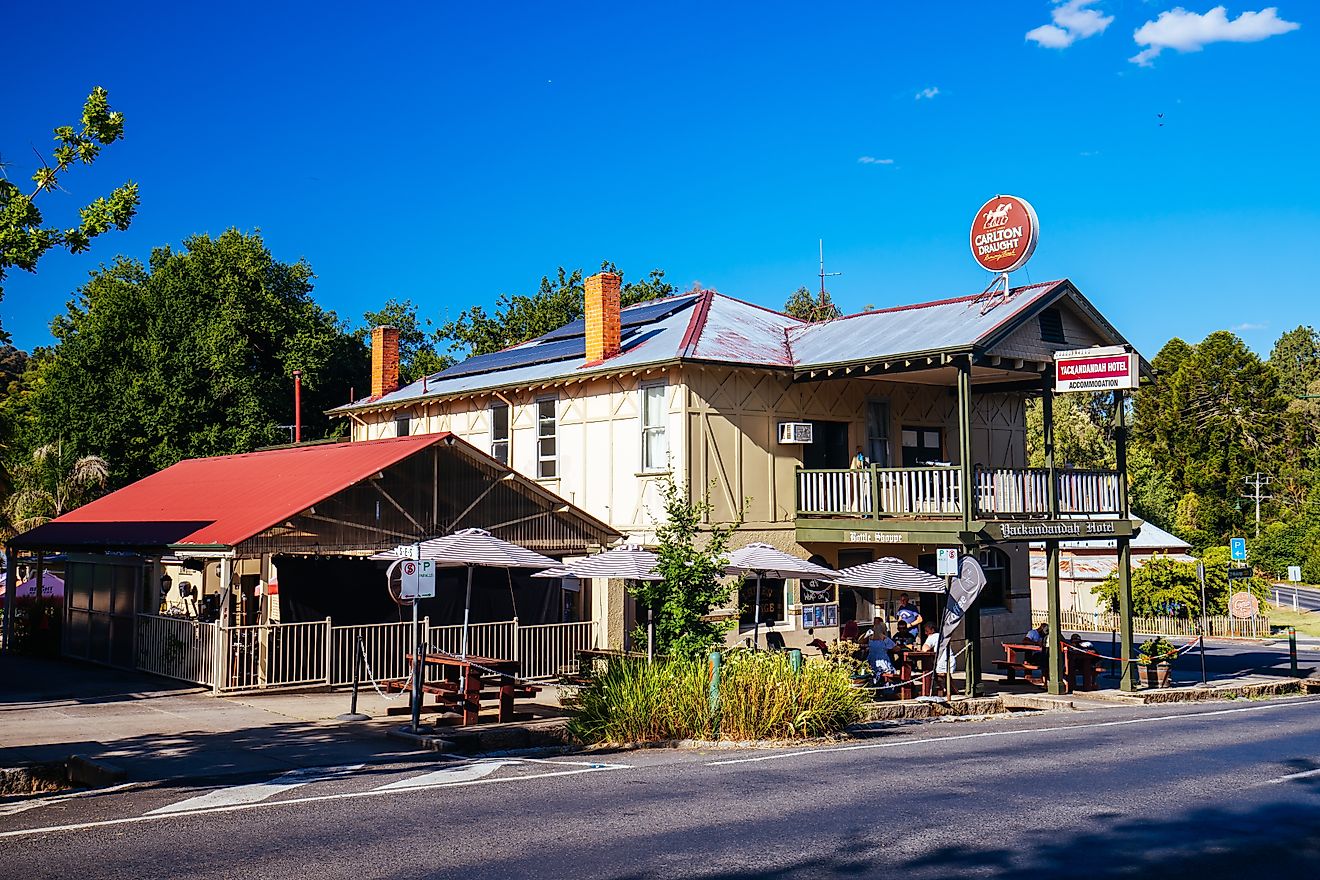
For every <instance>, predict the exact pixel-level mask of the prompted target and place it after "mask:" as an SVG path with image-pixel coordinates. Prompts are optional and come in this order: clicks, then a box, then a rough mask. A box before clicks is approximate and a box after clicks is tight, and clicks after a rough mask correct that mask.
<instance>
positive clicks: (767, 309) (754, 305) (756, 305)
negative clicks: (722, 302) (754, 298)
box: [711, 290, 811, 324]
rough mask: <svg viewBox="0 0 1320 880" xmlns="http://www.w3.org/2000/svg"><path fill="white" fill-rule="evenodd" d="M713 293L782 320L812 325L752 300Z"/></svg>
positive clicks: (716, 291) (717, 292) (713, 291)
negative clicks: (786, 319)
mask: <svg viewBox="0 0 1320 880" xmlns="http://www.w3.org/2000/svg"><path fill="white" fill-rule="evenodd" d="M711 293H713V294H715V295H716V296H718V297H720V298H721V299H727V300H730V301H731V302H736V303H739V304H740V305H744V306H750V307H752V308H754V309H760V310H761V311H763V312H769V313H770V314H772V315H778V316H779V317H781V318H788V320H790V321H794V322H796V323H797V324H809V323H811V322H810V321H804V320H802V319H801V318H799V317H797V316H795V315H790V314H789V313H788V312H781V311H779V310H778V309H772V308H770V307H769V306H763V305H761V304H760V303H754V302H751V301H750V300H745V299H739V298H738V297H736V296H729V295H728V294H727V293H720V292H719V291H718V290H712V291H711Z"/></svg>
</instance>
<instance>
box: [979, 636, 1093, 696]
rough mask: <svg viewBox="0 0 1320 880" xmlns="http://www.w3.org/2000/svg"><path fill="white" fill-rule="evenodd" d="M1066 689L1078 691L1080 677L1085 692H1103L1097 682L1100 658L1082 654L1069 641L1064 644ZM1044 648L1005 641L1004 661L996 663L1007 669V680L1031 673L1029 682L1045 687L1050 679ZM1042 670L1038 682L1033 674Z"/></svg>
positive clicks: (1026, 677) (1005, 674)
mask: <svg viewBox="0 0 1320 880" xmlns="http://www.w3.org/2000/svg"><path fill="white" fill-rule="evenodd" d="M1062 647H1063V686H1064V691H1065V692H1071V691H1073V690H1074V689H1076V682H1077V676H1079V675H1080V676H1081V677H1082V682H1081V690H1084V691H1094V690H1099V689H1100V685H1099V682H1098V681H1097V679H1098V678H1099V675H1100V658H1099V657H1097V656H1095V655H1094V654H1092V653H1086V652H1083V651H1079V650H1078V649H1076V648H1074V647H1072V646H1071V645H1069V644H1068V643H1067V642H1064V643H1063V646H1062ZM1045 659H1046V653H1045V648H1044V646H1042V645H1040V644H1038V643H1035V642H1023V643H1014V642H1004V659H1003V660H996V661H995V665H996V666H998V667H999V668H1000V669H1003V670H1004V677H1005V678H1007V679H1008V681H1009V682H1013V681H1016V679H1017V673H1018V671H1019V670H1020V671H1022V672H1024V673H1027V675H1025V676H1024V678H1025V680H1026V681H1029V682H1031V683H1032V684H1039V685H1041V686H1044V684H1045V682H1047V681H1048V680H1049V675H1050V670H1049V664H1048V663H1047V662H1045ZM1036 671H1039V672H1040V673H1041V675H1040V678H1039V679H1037V678H1036V677H1035V676H1033V675H1031V674H1030V673H1032V672H1036Z"/></svg>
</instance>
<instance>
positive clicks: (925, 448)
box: [903, 425, 945, 468]
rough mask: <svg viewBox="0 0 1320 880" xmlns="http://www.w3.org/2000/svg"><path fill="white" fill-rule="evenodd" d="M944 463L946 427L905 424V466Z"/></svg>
mask: <svg viewBox="0 0 1320 880" xmlns="http://www.w3.org/2000/svg"><path fill="white" fill-rule="evenodd" d="M932 463H939V464H944V463H945V462H944V429H943V428H918V427H910V426H907V425H905V426H903V467H905V468H911V467H927V466H928V465H930V464H932Z"/></svg>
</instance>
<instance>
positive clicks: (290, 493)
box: [14, 433, 449, 547]
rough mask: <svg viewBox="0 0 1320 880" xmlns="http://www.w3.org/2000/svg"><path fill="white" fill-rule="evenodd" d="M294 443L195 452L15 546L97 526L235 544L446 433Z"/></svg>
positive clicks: (112, 533)
mask: <svg viewBox="0 0 1320 880" xmlns="http://www.w3.org/2000/svg"><path fill="white" fill-rule="evenodd" d="M448 436H449V434H447V433H442V434H422V435H417V436H413V437H399V438H395V439H390V440H371V441H366V442H360V443H333V444H327V445H324V446H291V447H289V448H287V449H271V450H267V451H265V452H250V453H247V454H244V455H224V456H219V457H216V458H190V459H187V460H185V461H181V462H179V463H178V464H176V465H173V466H172V467H168V468H166V469H165V470H163V471H160V472H158V473H155V474H152V475H151V476H149V477H145V478H143V479H141V480H138V481H137V482H136V483H132V484H130V485H128V486H125V487H124V488H122V489H120V490H119V491H118V492H112V493H111V494H109V495H106V496H105V497H104V498H99V499H97V500H96V501H93V502H91V503H90V504H87V505H84V506H83V507H80V508H78V509H77V510H75V511H72V512H71V513H66V514H65V515H64V516H61V517H59V518H58V519H55V520H52V521H51V522H49V523H47V524H46V525H44V526H41V527H40V528H37V529H34V530H33V531H31V532H28V533H26V534H24V535H20V536H19V537H18V538H17V539H16V540H15V541H14V543H15V545H16V546H20V547H21V546H29V545H30V546H42V545H44V544H48V543H52V539H54V543H61V542H60V540H59V538H58V537H56V536H60V537H63V538H64V539H66V540H68V539H72V538H75V537H76V536H77V535H79V534H84V533H85V534H93V533H95V534H98V535H100V536H102V538H101V540H106V539H107V538H109V540H108V542H107V543H113V544H119V545H124V546H153V545H176V544H199V545H219V546H224V547H233V546H236V545H237V544H239V543H241V542H243V541H245V540H247V539H248V538H251V537H253V536H254V535H257V534H260V533H261V532H263V531H265V530H266V529H268V528H270V527H271V526H275V525H278V524H279V523H281V522H284V521H285V520H287V519H288V518H289V517H291V516H293V515H295V514H297V513H300V512H301V511H303V510H306V509H307V508H308V507H311V506H313V505H314V504H316V503H317V502H319V501H322V500H324V499H326V498H329V497H330V496H331V495H334V494H335V493H336V492H340V491H342V490H343V489H346V488H348V487H349V486H351V485H353V484H354V483H357V482H358V481H360V480H364V479H366V478H367V477H369V476H371V475H372V474H374V473H376V472H377V471H380V470H382V469H383V468H386V467H389V466H390V465H392V464H396V463H397V462H400V461H402V460H403V459H405V458H407V457H408V456H410V455H413V454H414V453H416V452H419V451H421V450H422V449H425V448H427V447H428V446H431V445H433V444H435V443H438V442H440V441H442V440H444V439H445V438H446V437H448Z"/></svg>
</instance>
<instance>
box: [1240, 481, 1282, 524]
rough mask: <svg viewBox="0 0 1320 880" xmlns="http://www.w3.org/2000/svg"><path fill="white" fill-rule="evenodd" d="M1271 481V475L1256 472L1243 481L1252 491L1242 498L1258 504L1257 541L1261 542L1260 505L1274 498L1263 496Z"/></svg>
mask: <svg viewBox="0 0 1320 880" xmlns="http://www.w3.org/2000/svg"><path fill="white" fill-rule="evenodd" d="M1271 479H1272V477H1270V475H1269V474H1263V473H1261V472H1260V471H1256V472H1255V473H1254V474H1252V475H1251V476H1249V477H1244V478H1243V479H1242V482H1244V483H1246V484H1247V488H1249V489H1251V492H1250V494H1244V495H1243V496H1242V497H1243V498H1246V499H1248V500H1250V501H1255V502H1256V540H1260V503H1261V502H1262V501H1269V500H1271V499H1272V498H1274V496H1273V495H1264V494H1262V492H1263V491H1264V487H1265V486H1267V485H1269V482H1270V480H1271Z"/></svg>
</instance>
